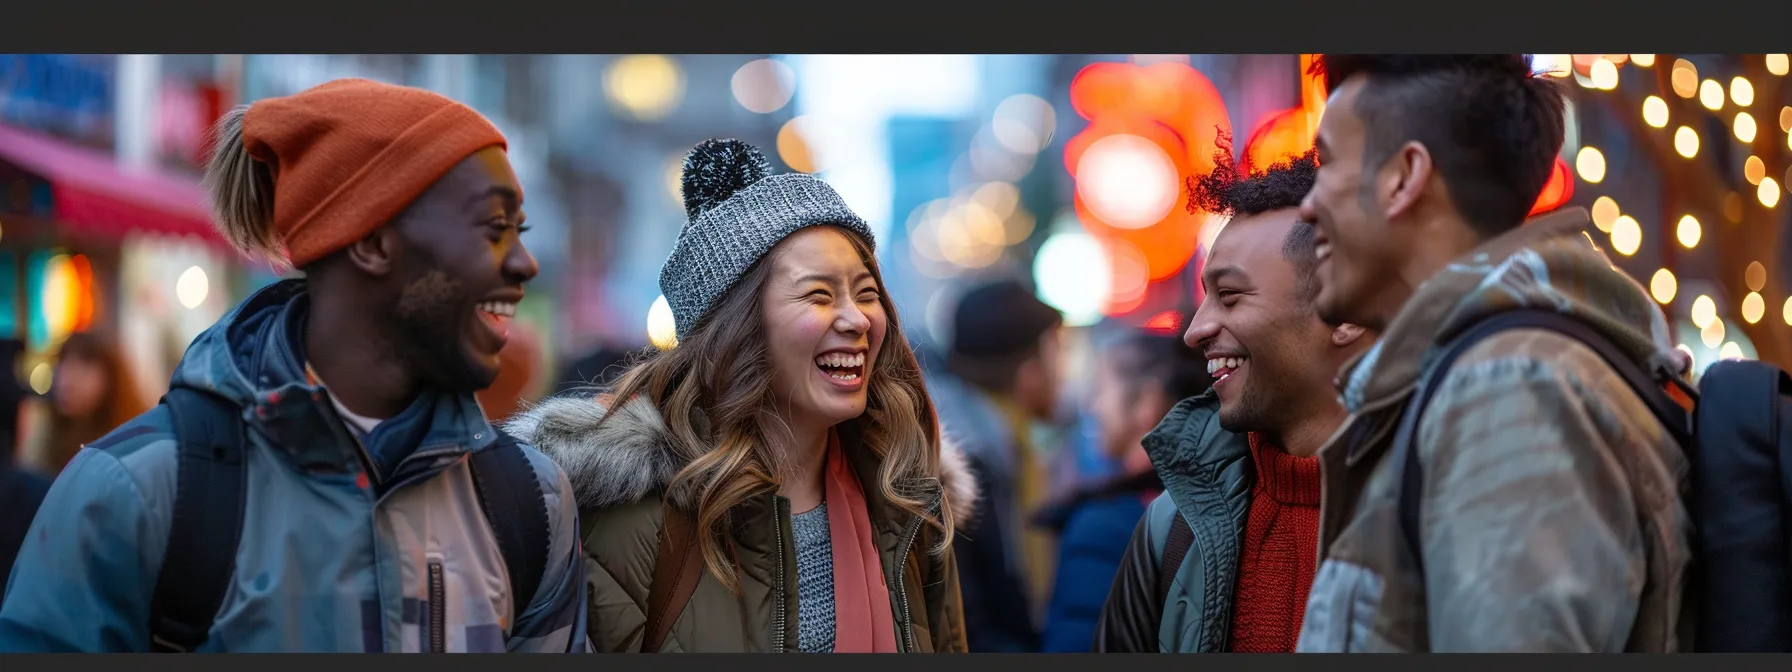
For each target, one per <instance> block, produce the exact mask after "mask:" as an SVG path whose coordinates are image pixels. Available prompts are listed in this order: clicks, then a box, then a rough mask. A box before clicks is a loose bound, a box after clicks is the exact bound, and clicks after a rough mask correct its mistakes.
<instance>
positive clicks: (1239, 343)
mask: <svg viewBox="0 0 1792 672" xmlns="http://www.w3.org/2000/svg"><path fill="white" fill-rule="evenodd" d="M1229 145H1230V142H1229V138H1226V137H1224V136H1222V137H1221V142H1220V146H1221V148H1222V149H1221V151H1220V153H1219V155H1218V156H1216V164H1217V165H1218V166H1219V167H1218V168H1216V169H1215V170H1214V171H1213V173H1211V174H1209V175H1206V176H1202V177H1200V178H1197V179H1193V180H1191V181H1190V185H1189V187H1190V188H1189V191H1190V203H1189V208H1190V210H1206V211H1208V212H1213V213H1216V214H1220V215H1229V216H1230V217H1231V220H1230V221H1229V222H1227V224H1226V226H1225V228H1224V229H1223V230H1222V231H1221V232H1220V234H1219V235H1218V236H1216V237H1215V239H1214V242H1213V247H1212V249H1211V250H1210V252H1209V255H1208V258H1207V261H1206V264H1204V267H1203V272H1202V278H1201V281H1202V283H1203V286H1204V289H1205V290H1206V298H1205V299H1204V300H1203V301H1202V303H1201V306H1200V308H1199V309H1198V310H1197V311H1196V312H1195V316H1194V318H1193V320H1191V321H1190V324H1189V327H1188V331H1187V333H1186V334H1185V335H1184V337H1183V338H1184V341H1186V342H1187V343H1188V345H1189V346H1190V347H1193V348H1195V349H1197V350H1199V351H1201V352H1202V353H1203V355H1204V356H1205V359H1206V360H1207V370H1208V372H1209V373H1211V374H1212V375H1213V376H1214V378H1215V381H1214V383H1213V389H1212V390H1211V391H1209V392H1207V393H1205V394H1202V395H1200V396H1198V397H1193V398H1190V399H1184V400H1182V401H1181V402H1180V403H1178V404H1176V406H1175V407H1173V408H1172V409H1171V410H1170V412H1169V413H1168V414H1167V415H1165V417H1164V419H1163V422H1162V423H1160V424H1159V425H1158V427H1157V428H1156V429H1154V430H1152V431H1151V433H1150V434H1148V435H1147V436H1146V437H1145V440H1144V446H1145V450H1146V452H1147V453H1148V454H1149V455H1150V456H1151V461H1152V464H1153V465H1154V466H1155V467H1156V470H1157V473H1158V476H1159V477H1160V478H1161V479H1162V481H1163V484H1164V494H1163V495H1162V496H1160V497H1158V498H1157V500H1156V501H1154V502H1153V503H1152V504H1151V506H1150V507H1149V508H1148V509H1147V511H1146V514H1145V516H1144V518H1142V519H1141V520H1140V521H1139V523H1138V525H1137V527H1136V528H1135V529H1134V531H1133V537H1132V542H1131V547H1130V548H1129V550H1128V551H1127V557H1126V558H1125V559H1124V560H1122V561H1121V568H1120V572H1119V575H1118V576H1116V577H1115V578H1114V583H1113V586H1112V588H1111V589H1110V591H1109V595H1108V603H1107V606H1106V607H1105V608H1104V609H1103V613H1102V616H1101V623H1100V625H1099V626H1098V627H1097V630H1096V639H1095V642H1094V649H1095V650H1096V651H1100V652H1174V653H1210V652H1282V653H1286V652H1290V651H1293V650H1294V647H1295V643H1296V641H1297V640H1298V638H1299V635H1300V626H1301V619H1302V616H1303V614H1304V613H1305V610H1306V603H1307V591H1308V589H1309V587H1310V586H1311V585H1312V583H1313V576H1314V569H1315V565H1316V561H1317V558H1318V556H1319V547H1318V543H1319V542H1318V539H1319V536H1318V535H1319V498H1320V479H1319V462H1318V459H1317V458H1315V457H1314V454H1315V453H1316V452H1317V451H1318V449H1319V447H1320V445H1321V444H1323V443H1324V441H1325V440H1326V439H1327V438H1328V437H1330V436H1331V434H1332V432H1333V431H1334V430H1336V429H1337V427H1338V426H1339V425H1340V424H1341V423H1342V422H1343V421H1344V418H1345V415H1346V414H1345V412H1344V409H1343V407H1342V406H1341V405H1340V404H1339V403H1338V400H1337V397H1336V392H1335V390H1334V389H1333V387H1332V375H1333V372H1335V371H1337V370H1338V367H1339V366H1342V365H1343V363H1344V362H1345V361H1347V360H1348V359H1349V358H1350V357H1352V356H1354V355H1355V354H1357V353H1359V352H1361V351H1363V350H1364V349H1366V348H1367V347H1369V344H1370V342H1371V341H1372V340H1373V337H1372V336H1371V335H1370V334H1369V333H1368V332H1367V331H1365V330H1364V329H1363V328H1362V327H1359V326H1356V325H1349V324H1344V325H1331V324H1327V323H1326V322H1324V321H1323V320H1321V319H1320V318H1319V317H1318V315H1317V314H1316V313H1315V312H1314V309H1313V305H1314V304H1313V300H1314V296H1315V295H1316V294H1317V292H1318V287H1317V283H1318V279H1317V276H1316V274H1315V266H1316V265H1317V258H1316V254H1315V251H1314V247H1315V242H1314V231H1313V228H1312V226H1310V225H1308V224H1306V223H1304V222H1300V221H1298V219H1297V218H1296V217H1295V212H1296V208H1298V206H1299V205H1300V201H1301V198H1303V197H1304V196H1305V195H1306V193H1307V191H1308V190H1310V189H1311V188H1312V186H1313V176H1314V173H1315V171H1316V169H1317V166H1318V163H1317V160H1316V159H1315V158H1314V157H1315V155H1314V154H1313V153H1312V152H1311V151H1309V152H1307V153H1306V154H1305V155H1302V156H1298V157H1292V158H1289V159H1287V160H1284V161H1282V162H1279V163H1276V164H1274V165H1271V166H1269V167H1267V168H1266V169H1265V170H1264V171H1263V172H1260V173H1254V174H1240V172H1238V171H1237V170H1235V169H1234V167H1233V164H1232V161H1231V154H1230V146H1229Z"/></svg>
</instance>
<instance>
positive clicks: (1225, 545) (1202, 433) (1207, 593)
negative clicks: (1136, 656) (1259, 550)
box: [1095, 392, 1256, 653]
mask: <svg viewBox="0 0 1792 672" xmlns="http://www.w3.org/2000/svg"><path fill="white" fill-rule="evenodd" d="M1144 446H1145V452H1146V453H1147V454H1149V455H1150V456H1151V463H1152V464H1153V465H1155V466H1156V467H1157V473H1158V476H1160V477H1162V478H1163V482H1164V493H1163V495H1161V496H1159V497H1158V498H1157V500H1156V501H1154V502H1152V503H1151V507H1150V508H1149V509H1147V510H1146V512H1145V517H1144V518H1142V519H1140V520H1139V525H1138V527H1137V528H1136V529H1135V530H1134V531H1133V537H1132V545H1131V547H1130V548H1128V549H1127V551H1126V557H1125V559H1123V560H1121V561H1120V573H1119V574H1118V575H1117V576H1115V577H1114V586H1113V588H1112V590H1111V591H1110V592H1109V593H1108V602H1107V606H1106V608H1104V609H1103V610H1102V614H1101V622H1100V624H1099V625H1098V626H1097V628H1096V632H1095V651H1096V652H1101V653H1121V652H1140V653H1150V652H1162V653H1215V652H1223V651H1225V650H1226V644H1227V637H1228V636H1229V635H1230V634H1231V631H1232V597H1233V594H1234V589H1235V587H1236V584H1237V577H1238V553H1239V548H1240V547H1241V546H1242V545H1243V543H1244V527H1245V516H1246V515H1247V514H1248V513H1249V512H1250V504H1251V485H1252V483H1253V482H1254V481H1255V479H1256V472H1255V466H1254V465H1253V464H1252V462H1251V447H1250V442H1249V440H1247V439H1246V438H1245V436H1244V435H1243V434H1234V433H1231V432H1228V431H1226V430H1223V429H1220V422H1219V399H1218V398H1217V397H1215V396H1214V394H1213V393H1212V392H1208V393H1206V394H1202V395H1201V396H1198V397H1190V398H1188V399H1184V400H1182V401H1181V402H1180V403H1178V404H1176V406H1175V407H1174V408H1172V409H1170V412H1169V413H1168V414H1167V415H1165V416H1164V420H1163V422H1161V423H1159V424H1158V426H1157V428H1156V429H1154V430H1152V431H1151V433H1150V434H1148V435H1146V436H1145V440H1144ZM1182 512H1187V514H1186V515H1185V516H1184V519H1185V520H1186V521H1187V522H1188V525H1189V530H1190V531H1191V532H1193V533H1194V535H1193V541H1192V543H1190V545H1189V549H1188V554H1187V555H1186V556H1184V558H1185V559H1184V560H1183V562H1182V566H1181V567H1180V568H1178V569H1177V570H1176V575H1175V578H1174V579H1173V583H1171V585H1170V589H1169V592H1168V594H1167V595H1166V594H1163V593H1162V592H1161V591H1160V589H1159V587H1158V586H1159V579H1160V574H1161V572H1160V568H1161V567H1163V565H1164V562H1163V561H1164V546H1165V543H1166V541H1167V540H1168V539H1169V534H1170V526H1171V522H1172V521H1173V520H1174V519H1175V518H1174V517H1175V516H1176V515H1179V514H1180V513H1182Z"/></svg>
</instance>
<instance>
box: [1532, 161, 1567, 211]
mask: <svg viewBox="0 0 1792 672" xmlns="http://www.w3.org/2000/svg"><path fill="white" fill-rule="evenodd" d="M1573 197H1574V175H1573V173H1570V172H1569V170H1568V163H1567V162H1565V161H1563V160H1562V159H1561V158H1560V157H1557V158H1556V165H1555V166H1554V167H1553V168H1551V169H1550V171H1549V181H1548V182H1544V183H1543V191H1542V193H1539V194H1537V204H1536V205H1533V206H1531V212H1530V214H1532V215H1536V214H1540V213H1545V212H1549V211H1551V210H1554V209H1556V208H1559V207H1562V205H1564V204H1566V203H1567V202H1568V199H1570V198H1573Z"/></svg>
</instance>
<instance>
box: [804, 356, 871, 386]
mask: <svg viewBox="0 0 1792 672" xmlns="http://www.w3.org/2000/svg"><path fill="white" fill-rule="evenodd" d="M815 365H816V366H819V367H821V369H822V372H823V373H826V374H828V375H829V376H830V377H833V378H835V379H837V380H858V379H859V372H860V371H862V370H863V369H864V367H865V354H864V353H862V352H855V353H851V354H848V353H844V352H830V353H827V354H824V355H822V356H820V357H816V358H815Z"/></svg>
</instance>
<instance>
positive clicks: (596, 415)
mask: <svg viewBox="0 0 1792 672" xmlns="http://www.w3.org/2000/svg"><path fill="white" fill-rule="evenodd" d="M606 412H607V408H606V407H605V405H604V404H603V403H602V402H600V401H598V400H596V399H593V398H592V397H589V396H584V395H577V396H560V397H551V398H548V399H546V400H544V401H542V402H541V403H540V404H537V405H536V406H534V407H532V408H530V409H528V410H526V411H524V412H522V413H519V414H517V415H516V416H513V417H512V418H511V419H509V420H507V421H505V423H504V427H503V429H504V431H506V432H508V433H510V435H512V436H515V437H516V438H517V439H518V440H521V441H524V442H527V443H529V444H531V445H533V446H535V447H536V449H538V450H540V451H541V452H543V453H545V454H547V456H548V457H549V458H550V459H552V460H553V461H554V462H555V463H557V464H559V465H560V468H561V469H562V470H564V471H565V472H566V476H567V479H569V480H570V481H571V482H572V487H573V491H574V492H575V493H577V496H578V501H579V506H580V507H581V508H605V507H610V506H615V505H618V504H625V503H629V502H636V501H640V500H641V499H643V498H645V497H647V496H648V495H649V494H651V493H653V492H655V491H660V490H664V489H665V488H666V486H667V485H669V484H670V483H671V482H672V477H673V476H675V475H677V473H678V470H679V469H681V468H683V467H684V460H683V459H682V458H680V457H679V455H678V450H677V448H676V446H677V445H678V444H677V441H676V439H675V438H674V437H673V435H672V430H671V429H670V428H668V427H667V426H666V421H665V418H663V417H662V416H661V415H660V412H659V409H657V408H654V406H653V404H652V403H649V402H648V401H647V400H645V399H640V398H636V399H633V400H631V401H629V402H628V403H626V404H624V405H623V406H622V408H621V409H619V410H618V411H617V412H616V415H615V417H613V418H610V419H609V421H608V422H603V419H604V414H605V413H606ZM940 484H941V488H942V491H943V492H942V496H943V497H945V498H947V500H948V501H949V502H950V504H951V507H952V511H953V514H954V518H955V521H954V522H955V524H960V525H962V524H964V522H965V521H966V520H967V519H968V517H969V516H970V514H971V509H972V507H973V506H975V504H976V499H977V496H978V491H977V482H976V479H975V478H974V477H973V476H972V475H971V472H970V470H969V468H968V467H967V466H966V464H965V458H964V454H963V453H962V452H960V451H959V450H958V448H957V447H956V446H955V445H953V444H952V443H951V442H949V441H947V440H945V439H944V438H943V437H942V439H941V441H940ZM866 490H867V491H870V490H871V488H866ZM867 494H869V492H868V493H867ZM668 496H670V497H671V498H672V499H673V503H675V504H677V505H679V506H693V505H694V504H695V502H692V501H688V497H689V494H688V493H669V495H668Z"/></svg>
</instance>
